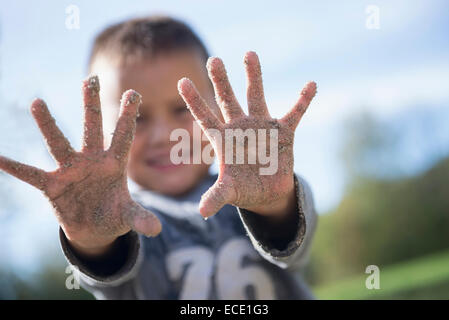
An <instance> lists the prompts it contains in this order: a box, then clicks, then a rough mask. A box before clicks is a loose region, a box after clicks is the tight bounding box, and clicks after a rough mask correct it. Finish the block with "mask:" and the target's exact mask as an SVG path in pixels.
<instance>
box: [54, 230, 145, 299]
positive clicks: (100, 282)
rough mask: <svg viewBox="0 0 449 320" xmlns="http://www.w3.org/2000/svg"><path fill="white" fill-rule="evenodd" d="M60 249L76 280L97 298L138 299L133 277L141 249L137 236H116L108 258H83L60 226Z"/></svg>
mask: <svg viewBox="0 0 449 320" xmlns="http://www.w3.org/2000/svg"><path fill="white" fill-rule="evenodd" d="M59 240H60V245H61V249H62V252H63V253H64V256H65V258H66V260H67V262H68V263H69V265H70V266H71V267H72V268H71V269H72V272H73V273H74V279H75V281H79V283H80V285H81V286H82V287H83V288H84V289H86V290H87V291H88V292H90V293H92V294H93V295H94V296H95V298H96V299H99V300H103V299H137V298H138V297H137V296H136V295H137V293H136V290H135V288H136V286H135V281H134V280H135V278H136V275H137V273H138V271H139V268H140V265H141V262H142V259H143V252H142V251H143V250H142V246H141V245H140V242H141V240H140V239H139V235H138V234H137V233H136V232H134V231H130V232H128V233H127V234H125V235H123V236H121V237H119V238H118V239H117V246H116V249H115V250H117V251H115V252H114V253H116V254H114V257H112V258H109V259H107V261H97V262H94V261H86V260H83V259H81V258H80V257H79V256H77V255H76V253H75V252H74V250H73V249H72V248H71V246H70V243H69V242H68V240H67V238H66V236H65V234H64V231H63V230H62V229H61V228H59Z"/></svg>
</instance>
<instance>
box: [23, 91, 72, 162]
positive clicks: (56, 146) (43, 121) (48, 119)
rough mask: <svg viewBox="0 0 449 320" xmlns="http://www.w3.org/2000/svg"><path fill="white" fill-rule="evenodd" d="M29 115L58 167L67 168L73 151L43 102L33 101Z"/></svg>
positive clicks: (39, 100)
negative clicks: (30, 114) (35, 123)
mask: <svg viewBox="0 0 449 320" xmlns="http://www.w3.org/2000/svg"><path fill="white" fill-rule="evenodd" d="M31 113H32V115H33V117H34V119H36V122H37V125H38V126H39V129H40V130H41V132H42V135H43V136H44V138H45V141H46V142H47V146H48V149H49V151H50V153H51V154H52V155H53V158H54V159H55V161H56V163H57V164H58V166H60V167H62V166H69V165H70V161H71V160H72V158H73V156H74V154H75V151H74V150H73V148H72V146H71V145H70V142H69V141H68V140H67V138H66V137H65V136H64V134H63V133H62V132H61V130H59V128H58V126H57V125H56V121H55V119H54V118H53V117H52V116H51V114H50V112H49V111H48V108H47V105H46V104H45V102H44V101H43V100H41V99H36V100H34V101H33V103H32V104H31Z"/></svg>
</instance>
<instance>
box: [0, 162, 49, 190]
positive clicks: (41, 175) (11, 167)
mask: <svg viewBox="0 0 449 320" xmlns="http://www.w3.org/2000/svg"><path fill="white" fill-rule="evenodd" d="M0 169H2V170H3V171H5V172H7V173H9V174H10V175H12V176H14V177H16V178H18V179H20V180H22V181H24V182H26V183H29V184H31V185H32V186H34V187H36V188H38V189H40V190H43V189H44V188H45V186H46V184H47V178H48V175H47V173H46V172H45V171H43V170H41V169H38V168H36V167H33V166H29V165H26V164H23V163H20V162H18V161H15V160H12V159H9V158H7V157H3V156H0Z"/></svg>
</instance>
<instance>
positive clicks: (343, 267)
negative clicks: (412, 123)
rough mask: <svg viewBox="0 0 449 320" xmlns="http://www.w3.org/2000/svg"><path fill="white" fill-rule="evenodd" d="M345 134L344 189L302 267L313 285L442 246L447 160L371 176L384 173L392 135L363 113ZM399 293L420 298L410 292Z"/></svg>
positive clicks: (448, 204) (448, 216)
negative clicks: (408, 173)
mask: <svg viewBox="0 0 449 320" xmlns="http://www.w3.org/2000/svg"><path fill="white" fill-rule="evenodd" d="M355 128H356V129H355ZM350 131H351V135H349V136H348V138H347V139H346V140H345V141H346V145H345V146H344V148H343V159H344V161H345V168H346V171H347V176H348V177H349V183H348V188H347V191H346V194H345V196H344V198H343V200H342V201H341V203H340V204H339V206H338V207H337V208H336V209H335V210H333V211H332V212H329V213H327V214H325V215H323V216H321V217H320V219H319V224H318V228H317V232H316V236H315V239H314V245H313V248H312V253H311V259H310V263H309V265H308V266H307V269H306V276H307V279H308V280H309V282H310V283H311V284H312V285H313V286H319V285H322V284H329V283H333V282H338V281H339V280H341V279H345V278H350V277H351V276H360V275H364V278H366V277H367V275H365V274H364V272H365V268H366V267H367V266H368V265H377V266H378V267H379V268H380V270H383V268H384V267H387V266H390V265H393V264H397V263H399V262H405V261H410V260H412V259H415V258H418V257H421V256H423V255H428V254H431V253H436V252H441V251H444V250H445V249H449V232H448V230H449V197H448V193H447V187H448V183H449V158H446V159H443V160H440V161H439V162H438V163H436V164H435V165H434V166H433V167H432V168H430V169H429V170H427V171H425V172H423V173H422V174H418V175H416V176H412V177H404V176H402V177H398V176H393V177H388V175H380V176H381V177H378V176H376V175H375V172H376V170H377V171H383V172H389V170H390V169H391V168H386V166H388V165H390V164H389V163H388V161H385V160H386V159H387V158H388V157H395V151H394V149H395V148H400V146H398V140H397V139H395V137H397V136H395V135H392V132H393V130H391V128H390V127H388V126H385V125H382V123H381V122H376V120H374V119H373V118H371V117H369V116H366V115H364V116H362V117H360V118H358V119H356V120H354V124H353V125H352V126H351V127H350ZM417 147H418V146H417ZM401 161H406V159H401V158H399V157H398V158H396V159H392V165H393V166H397V165H398V164H400V162H401ZM376 168H377V169H376ZM393 172H394V170H393ZM423 270H424V269H423ZM381 272H382V271H381ZM423 272H429V273H431V272H433V271H432V269H429V268H428V269H425V271H423ZM415 276H417V275H415ZM404 281H407V279H404ZM448 282H449V281H448ZM362 283H363V282H362ZM437 285H438V286H442V287H445V288H446V291H445V297H446V298H449V283H446V285H445V286H444V285H442V284H437ZM429 290H430V291H431V289H429ZM440 291H441V290H440ZM401 294H402V297H404V298H405V297H408V296H410V297H418V296H420V295H419V294H416V293H413V292H412V291H410V292H408V293H407V292H402V293H401ZM391 297H396V298H397V297H399V296H394V295H392V296H390V298H391ZM421 297H422V296H421Z"/></svg>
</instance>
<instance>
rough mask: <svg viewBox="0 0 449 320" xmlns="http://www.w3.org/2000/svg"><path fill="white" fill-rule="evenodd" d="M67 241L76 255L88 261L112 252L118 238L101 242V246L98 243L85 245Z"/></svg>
mask: <svg viewBox="0 0 449 320" xmlns="http://www.w3.org/2000/svg"><path fill="white" fill-rule="evenodd" d="M67 240H68V243H69V245H70V246H71V247H72V249H73V250H74V251H75V253H76V254H78V255H79V256H81V257H83V258H86V259H95V258H98V257H102V256H105V255H106V254H107V253H108V252H110V251H111V250H112V248H113V247H114V244H115V242H116V240H117V238H114V239H111V240H105V241H101V243H100V244H99V243H98V242H97V243H96V244H95V245H85V244H83V243H80V242H78V241H75V240H69V239H67Z"/></svg>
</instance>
